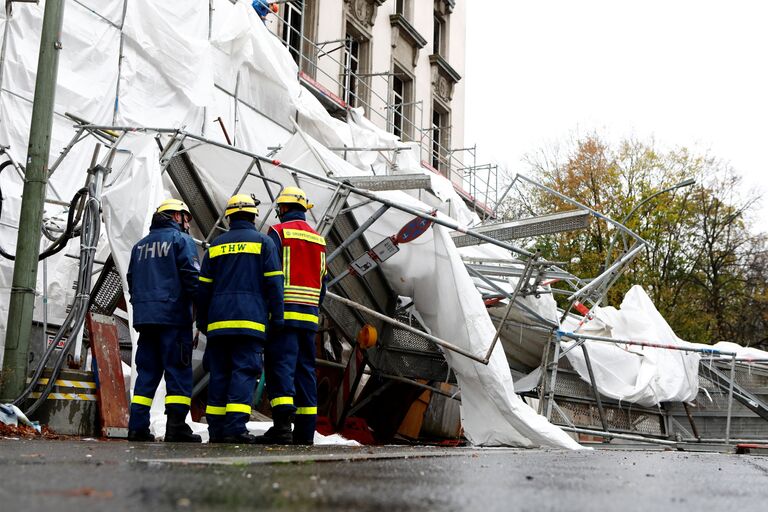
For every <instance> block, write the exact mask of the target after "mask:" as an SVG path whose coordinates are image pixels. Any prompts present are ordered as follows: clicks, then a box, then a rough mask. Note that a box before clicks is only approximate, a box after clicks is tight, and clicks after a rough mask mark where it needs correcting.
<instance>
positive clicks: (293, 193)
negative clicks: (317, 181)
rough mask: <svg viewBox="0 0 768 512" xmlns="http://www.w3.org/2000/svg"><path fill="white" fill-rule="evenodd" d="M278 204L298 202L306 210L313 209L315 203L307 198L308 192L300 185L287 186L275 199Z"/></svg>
mask: <svg viewBox="0 0 768 512" xmlns="http://www.w3.org/2000/svg"><path fill="white" fill-rule="evenodd" d="M275 203H277V204H298V205H300V206H301V207H303V208H304V210H311V209H312V207H313V206H315V205H314V204H312V203H310V202H309V201H308V200H307V194H306V193H305V192H304V191H303V190H301V189H300V188H299V187H285V188H284V189H283V191H282V192H280V195H279V196H278V198H277V199H276V200H275Z"/></svg>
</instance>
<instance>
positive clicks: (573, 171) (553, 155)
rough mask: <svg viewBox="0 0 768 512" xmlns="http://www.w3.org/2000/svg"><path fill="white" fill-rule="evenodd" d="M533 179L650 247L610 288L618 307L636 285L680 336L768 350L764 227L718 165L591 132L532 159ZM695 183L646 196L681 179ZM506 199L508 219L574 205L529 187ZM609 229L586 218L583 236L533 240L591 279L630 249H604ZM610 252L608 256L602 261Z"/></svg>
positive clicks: (544, 251) (574, 234) (706, 158)
mask: <svg viewBox="0 0 768 512" xmlns="http://www.w3.org/2000/svg"><path fill="white" fill-rule="evenodd" d="M527 163H528V165H529V170H528V172H527V173H526V174H527V175H528V176H529V177H531V178H532V179H534V180H536V181H539V182H540V183H542V184H544V185H546V186H548V187H550V188H552V189H554V190H556V191H558V192H560V193H562V194H564V195H566V196H568V197H570V198H572V199H575V200H576V201H578V202H580V203H582V204H584V205H586V206H588V207H590V208H592V209H594V210H596V211H598V212H600V213H602V214H604V215H607V216H608V217H610V218H612V219H614V220H617V221H621V220H623V219H625V218H626V226H627V227H629V228H630V229H632V230H633V231H634V232H635V233H637V234H638V235H639V236H641V237H642V238H643V239H645V240H646V241H648V246H647V248H646V249H645V251H644V252H641V254H640V255H639V256H638V257H637V258H636V259H635V260H634V261H633V262H632V263H631V264H630V266H629V267H628V268H627V269H626V271H625V272H624V274H623V275H622V277H621V278H620V279H619V280H618V281H617V282H616V283H615V285H614V286H613V287H612V288H611V289H610V291H609V293H608V296H607V298H606V300H607V303H608V304H610V305H612V306H619V304H620V303H621V300H622V298H623V297H624V294H625V293H626V291H627V290H628V289H629V288H630V287H631V286H632V285H635V284H639V285H642V286H643V287H644V288H645V289H646V291H647V292H648V293H649V295H650V296H651V299H652V300H653V301H654V303H655V304H656V307H657V308H658V309H659V311H660V312H661V314H662V315H663V316H664V317H665V318H666V319H667V321H668V322H669V323H670V325H671V326H672V328H673V329H674V330H675V331H676V332H677V334H678V336H680V337H681V338H683V339H687V340H690V341H696V342H702V343H713V342H717V341H720V340H727V341H734V342H737V343H740V344H743V345H749V346H756V345H762V346H763V347H765V346H766V345H768V247H767V246H768V243H767V242H766V239H767V237H766V235H765V234H764V233H760V234H756V231H757V229H756V228H760V229H762V230H765V226H764V225H762V226H753V225H751V224H750V214H751V212H752V210H753V209H754V206H755V204H756V199H755V197H744V196H743V193H742V186H741V182H740V178H739V177H738V176H737V175H736V174H735V173H734V172H733V171H732V169H730V168H729V167H728V166H727V165H726V164H724V163H723V162H721V161H719V160H717V159H715V158H712V157H711V156H709V155H696V154H692V153H691V152H689V151H688V150H687V149H685V148H676V149H673V150H667V151H661V150H658V149H657V148H656V145H655V143H654V142H653V141H650V142H642V141H638V140H635V139H629V140H624V141H621V142H620V143H619V144H617V145H615V146H611V145H609V144H607V143H606V142H605V141H604V140H602V139H601V138H600V137H599V136H598V135H596V134H592V135H589V136H587V137H584V138H582V139H580V140H577V141H575V142H573V143H571V144H570V145H569V147H568V148H566V149H565V150H563V149H562V148H548V149H546V150H542V151H540V152H539V153H537V154H535V155H532V156H529V157H528V159H527ZM690 178H692V179H695V180H696V184H695V185H694V186H688V187H681V188H677V189H675V190H672V191H668V192H664V193H662V194H659V195H658V196H656V197H654V198H653V199H651V200H649V201H647V202H646V203H643V204H642V205H641V206H640V207H639V208H636V207H638V205H640V204H641V203H642V202H643V201H644V200H645V199H646V198H649V197H650V196H652V195H653V194H655V193H657V192H659V191H662V190H664V189H666V188H668V187H672V186H674V185H675V184H677V183H680V182H681V181H683V180H685V179H690ZM518 192H519V193H518V194H516V195H511V196H510V197H509V198H508V199H507V200H506V201H505V204H504V205H501V207H500V209H499V211H500V212H502V216H503V217H504V218H505V219H513V218H522V217H526V216H529V215H536V214H544V213H552V212H555V211H564V210H572V209H573V208H574V207H573V205H571V204H569V203H567V202H565V201H563V200H561V199H559V198H557V197H556V196H553V195H552V194H549V193H546V192H544V191H542V190H541V189H537V188H531V189H529V190H525V191H518ZM615 234H616V230H615V229H614V228H612V227H611V226H609V224H608V223H606V222H604V221H600V220H597V219H593V220H592V221H591V222H590V226H589V228H588V229H586V230H583V231H580V232H569V233H563V234H559V235H553V236H550V237H547V238H545V239H543V240H537V241H536V245H537V247H539V248H540V249H541V250H542V255H543V256H544V257H546V258H548V259H551V260H554V261H561V262H570V264H569V266H568V270H569V271H571V272H572V273H574V274H576V275H579V276H582V277H594V276H597V275H599V274H600V273H601V272H602V270H603V269H604V266H605V262H606V259H608V261H615V260H616V259H617V258H618V257H620V256H621V253H622V251H625V250H626V249H627V245H626V244H624V243H622V241H621V237H616V238H617V239H618V240H619V242H618V243H616V244H614V245H613V246H611V240H612V238H614V235H615ZM609 251H610V254H609Z"/></svg>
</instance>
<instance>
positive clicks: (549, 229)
mask: <svg viewBox="0 0 768 512" xmlns="http://www.w3.org/2000/svg"><path fill="white" fill-rule="evenodd" d="M589 215H590V214H589V212H586V211H584V210H573V211H570V212H562V213H555V214H552V215H542V216H541V217H532V218H530V219H522V220H515V221H512V222H502V223H498V224H490V225H486V226H480V227H478V228H473V231H475V232H477V233H480V234H483V235H486V236H490V237H492V238H495V239H496V240H502V241H503V240H515V239H517V238H530V237H535V236H541V235H551V234H553V233H561V232H563V231H574V230H577V229H584V228H586V227H588V226H589ZM451 236H452V237H453V242H454V243H455V244H456V247H466V246H468V245H478V244H481V243H483V242H482V241H481V240H478V239H477V238H475V237H473V236H471V235H464V234H462V233H459V232H453V233H451Z"/></svg>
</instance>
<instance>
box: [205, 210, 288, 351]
mask: <svg viewBox="0 0 768 512" xmlns="http://www.w3.org/2000/svg"><path fill="white" fill-rule="evenodd" d="M197 312H198V317H197V327H198V329H200V331H201V332H203V333H205V334H207V336H208V337H209V338H215V337H216V336H220V335H221V336H223V335H229V336H231V335H236V336H252V337H255V338H258V339H262V340H263V339H266V334H267V328H268V326H269V325H272V326H273V327H282V324H283V271H282V270H281V268H280V260H279V258H278V255H277V249H275V244H274V243H272V240H270V239H269V237H268V236H266V235H264V234H262V233H260V232H259V231H258V230H257V229H256V226H254V225H253V223H252V222H248V221H245V220H235V221H232V222H231V224H230V229H229V231H228V232H226V233H224V234H222V235H220V236H218V237H217V238H216V239H215V240H214V241H213V242H212V243H211V246H210V247H209V248H208V251H207V252H206V254H205V256H204V257H203V265H202V268H201V269H200V283H199V287H198V294H197Z"/></svg>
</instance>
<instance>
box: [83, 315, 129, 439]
mask: <svg viewBox="0 0 768 512" xmlns="http://www.w3.org/2000/svg"><path fill="white" fill-rule="evenodd" d="M86 322H87V325H88V332H89V336H90V341H91V351H92V353H93V357H94V359H95V360H96V368H97V372H98V376H97V379H98V383H99V385H98V388H97V389H96V395H97V397H98V400H99V413H100V414H99V416H100V418H101V435H102V436H104V437H126V436H127V435H128V412H129V410H128V395H127V394H126V392H125V381H124V380H123V365H122V362H121V361H120V343H119V341H118V336H117V326H116V325H115V320H114V318H113V317H111V316H106V315H99V314H96V313H88V315H86Z"/></svg>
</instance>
